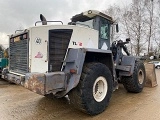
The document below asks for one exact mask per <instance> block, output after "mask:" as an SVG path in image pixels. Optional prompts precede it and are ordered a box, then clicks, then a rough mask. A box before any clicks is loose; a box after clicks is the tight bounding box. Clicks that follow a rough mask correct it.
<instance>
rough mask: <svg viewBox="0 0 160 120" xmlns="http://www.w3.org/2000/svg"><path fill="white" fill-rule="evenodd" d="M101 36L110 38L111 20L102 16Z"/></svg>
mask: <svg viewBox="0 0 160 120" xmlns="http://www.w3.org/2000/svg"><path fill="white" fill-rule="evenodd" d="M100 38H102V39H106V40H108V39H109V22H108V21H107V20H105V19H103V18H101V24H100Z"/></svg>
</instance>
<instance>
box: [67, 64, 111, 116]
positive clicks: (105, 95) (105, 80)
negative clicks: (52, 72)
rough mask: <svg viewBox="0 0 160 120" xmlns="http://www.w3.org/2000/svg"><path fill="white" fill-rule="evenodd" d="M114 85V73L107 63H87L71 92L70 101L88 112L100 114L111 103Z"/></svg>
mask: <svg viewBox="0 0 160 120" xmlns="http://www.w3.org/2000/svg"><path fill="white" fill-rule="evenodd" d="M112 87H113V81H112V75H111V72H110V70H109V69H108V67H107V66H106V65H104V64H101V63H88V64H85V65H84V67H83V71H82V74H81V78H80V81H79V84H78V86H77V87H76V88H74V89H72V90H71V91H70V93H69V98H70V102H71V104H72V105H73V106H74V107H76V108H77V109H79V110H81V111H83V112H85V113H87V114H90V115H96V114H99V113H101V112H103V111H104V110H105V109H106V107H107V106H108V104H109V101H110V98H111V94H112V89H113V88H112Z"/></svg>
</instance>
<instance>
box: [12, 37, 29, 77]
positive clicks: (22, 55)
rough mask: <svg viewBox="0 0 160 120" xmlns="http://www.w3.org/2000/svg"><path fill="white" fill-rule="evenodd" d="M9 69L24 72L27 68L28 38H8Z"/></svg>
mask: <svg viewBox="0 0 160 120" xmlns="http://www.w3.org/2000/svg"><path fill="white" fill-rule="evenodd" d="M9 51H10V63H9V64H10V70H11V71H12V72H16V73H21V74H25V73H27V72H28V71H29V69H28V40H27V39H24V40H20V41H17V42H14V40H11V39H10V49H9Z"/></svg>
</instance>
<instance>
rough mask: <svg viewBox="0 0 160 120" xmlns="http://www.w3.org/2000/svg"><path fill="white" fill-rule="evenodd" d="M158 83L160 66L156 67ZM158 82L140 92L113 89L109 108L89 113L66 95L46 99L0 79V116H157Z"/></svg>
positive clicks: (136, 119) (84, 119) (69, 119)
mask: <svg viewBox="0 0 160 120" xmlns="http://www.w3.org/2000/svg"><path fill="white" fill-rule="evenodd" d="M156 75H157V81H158V83H159V84H160V70H156ZM159 108H160V85H159V86H157V87H154V88H148V87H145V88H144V90H143V92H142V93H139V94H133V93H127V92H126V90H125V89H124V88H123V86H120V88H119V89H118V90H116V91H115V92H114V93H113V95H112V99H111V101H110V104H109V106H108V108H107V109H106V110H105V111H104V112H103V113H101V114H99V115H97V116H89V115H87V114H84V113H82V112H80V111H78V110H76V109H75V108H73V107H72V106H71V105H70V104H69V102H68V100H67V99H65V98H63V99H48V98H46V97H43V96H41V95H38V94H36V93H33V92H31V91H29V90H27V89H25V88H23V87H22V86H18V85H15V84H10V83H8V82H6V81H3V80H0V120H159V119H160V109H159Z"/></svg>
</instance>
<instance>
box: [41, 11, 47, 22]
mask: <svg viewBox="0 0 160 120" xmlns="http://www.w3.org/2000/svg"><path fill="white" fill-rule="evenodd" d="M40 20H41V21H42V25H47V20H46V18H45V17H44V16H43V15H42V14H40Z"/></svg>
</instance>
